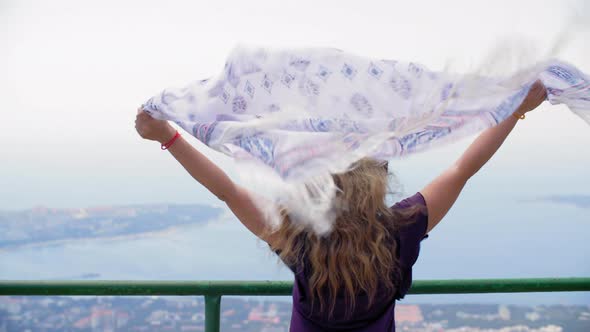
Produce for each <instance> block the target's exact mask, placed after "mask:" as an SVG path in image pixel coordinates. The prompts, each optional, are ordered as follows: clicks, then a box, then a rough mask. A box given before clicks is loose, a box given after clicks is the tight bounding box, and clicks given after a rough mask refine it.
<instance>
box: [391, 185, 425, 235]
mask: <svg viewBox="0 0 590 332" xmlns="http://www.w3.org/2000/svg"><path fill="white" fill-rule="evenodd" d="M391 209H392V210H393V211H394V212H396V214H397V217H398V218H400V219H404V220H403V221H400V222H398V223H397V225H396V226H397V227H396V228H397V230H398V232H399V235H400V238H401V240H405V242H414V243H418V242H420V241H421V240H423V239H425V238H427V237H428V235H427V234H426V230H427V227H428V209H427V207H426V200H425V199H424V196H422V194H421V193H420V192H416V193H415V194H413V195H411V196H408V197H406V198H404V199H402V200H400V201H399V202H397V203H395V204H394V205H392V206H391Z"/></svg>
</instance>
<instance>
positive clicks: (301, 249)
mask: <svg viewBox="0 0 590 332" xmlns="http://www.w3.org/2000/svg"><path fill="white" fill-rule="evenodd" d="M389 175H390V174H389V172H388V170H387V164H386V163H384V162H383V161H378V160H375V159H371V158H363V159H360V160H358V161H357V162H355V163H353V164H352V165H351V167H350V168H349V170H348V171H346V172H344V173H340V174H333V175H332V177H333V180H334V183H335V184H336V186H337V188H338V191H337V194H336V199H335V202H334V206H335V207H336V208H335V209H336V210H337V217H336V220H335V222H334V224H333V227H332V231H331V232H329V233H328V234H325V235H318V234H316V233H315V232H313V231H312V230H311V229H309V226H306V225H305V223H301V222H293V221H292V220H291V218H290V217H289V212H288V211H287V210H286V209H284V208H281V210H280V216H281V218H282V222H281V224H280V226H279V227H278V228H277V229H276V230H275V231H274V232H273V238H274V239H275V240H274V241H273V243H272V244H271V248H272V249H273V250H275V251H276V252H278V253H279V255H280V258H281V259H282V260H283V261H284V262H285V263H287V264H290V265H292V266H302V264H304V263H303V262H304V259H306V260H307V261H308V262H309V263H308V264H309V265H310V267H311V275H310V276H309V286H310V289H309V291H310V294H309V296H310V298H311V302H312V307H313V306H314V304H316V303H317V302H318V301H319V304H320V311H321V312H325V310H328V313H329V316H332V314H333V312H334V306H335V302H336V297H337V295H338V294H339V292H340V293H342V292H343V293H344V294H345V298H346V303H347V308H346V309H347V310H346V312H352V310H353V309H354V307H355V305H356V304H355V297H356V295H357V294H359V293H361V292H364V293H366V294H367V295H368V299H369V306H371V304H372V303H373V301H374V299H375V296H376V293H377V290H378V286H379V285H381V286H383V287H384V289H385V290H386V291H388V292H391V293H392V294H393V293H395V290H396V282H397V280H399V278H400V269H399V267H398V261H397V257H396V252H397V250H398V249H397V243H396V241H395V240H393V238H394V232H395V231H396V228H397V227H398V226H403V225H404V224H407V222H406V221H407V220H410V218H409V215H410V214H412V213H413V212H414V209H408V210H407V211H396V210H392V209H390V208H389V207H388V206H387V205H386V202H385V198H386V194H388V193H390V192H391V190H390V187H389ZM326 290H327V292H326ZM326 294H327V295H328V298H325V295H326Z"/></svg>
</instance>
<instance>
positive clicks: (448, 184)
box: [420, 81, 547, 232]
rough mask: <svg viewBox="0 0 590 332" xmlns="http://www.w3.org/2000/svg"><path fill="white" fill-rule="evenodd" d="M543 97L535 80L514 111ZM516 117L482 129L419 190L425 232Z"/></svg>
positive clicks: (496, 146)
mask: <svg viewBox="0 0 590 332" xmlns="http://www.w3.org/2000/svg"><path fill="white" fill-rule="evenodd" d="M546 98H547V95H546V90H545V87H544V86H543V84H542V83H541V82H540V81H537V82H535V84H534V85H533V86H532V87H531V90H530V91H529V94H528V95H527V97H526V98H525V100H524V101H523V103H522V104H521V105H520V107H519V108H518V109H517V110H516V112H515V113H516V114H524V113H526V112H529V111H532V110H533V109H535V108H536V107H537V106H539V105H540V104H541V103H542V102H543V101H544V100H545V99H546ZM517 121H518V119H517V117H514V116H509V117H508V118H507V119H505V120H504V121H503V122H502V123H500V124H498V125H496V126H494V127H492V128H488V129H487V130H485V131H484V132H483V133H481V134H480V135H479V136H478V137H477V138H476V139H475V141H473V143H471V145H469V147H468V148H467V150H466V151H465V152H464V153H463V155H462V156H461V157H460V158H459V159H458V160H457V161H456V162H455V163H454V164H453V165H452V166H451V167H449V168H448V169H447V170H446V171H444V172H443V173H442V174H441V175H439V176H438V177H437V178H436V179H434V181H432V182H431V183H429V184H428V185H427V186H426V187H424V189H422V190H421V191H420V193H421V194H422V196H424V199H425V201H426V206H427V209H428V228H427V232H429V231H430V230H431V229H432V228H434V226H436V225H437V224H438V223H439V222H440V221H441V219H442V218H443V217H444V216H445V215H446V214H447V212H448V211H449V210H450V209H451V207H452V206H453V204H454V203H455V201H456V200H457V197H459V194H460V193H461V190H462V189H463V187H464V186H465V184H466V183H467V180H469V179H470V178H471V177H472V176H473V175H475V173H477V172H478V171H479V170H480V169H481V167H482V166H483V165H485V163H487V162H488V160H490V158H492V156H493V155H494V153H496V151H498V149H499V148H500V146H501V145H502V143H504V140H505V139H506V137H507V136H508V134H510V132H511V131H512V129H513V128H514V126H515V125H516V122H517Z"/></svg>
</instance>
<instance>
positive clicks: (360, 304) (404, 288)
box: [289, 192, 428, 332]
mask: <svg viewBox="0 0 590 332" xmlns="http://www.w3.org/2000/svg"><path fill="white" fill-rule="evenodd" d="M412 205H423V206H426V202H425V201H424V197H423V196H422V194H420V193H419V192H418V193H416V194H414V195H413V196H410V197H408V198H406V199H404V200H402V201H400V202H397V203H396V204H395V205H393V206H392V207H391V209H399V208H407V207H410V206H412ZM413 218H414V222H412V223H410V224H409V225H408V226H407V227H403V228H400V229H399V231H398V232H397V234H395V238H396V240H397V241H398V252H397V254H398V261H399V264H400V268H401V275H402V278H401V280H400V282H399V283H398V284H397V293H396V294H387V292H385V291H379V290H378V291H377V295H376V297H375V300H374V302H373V305H372V306H371V307H370V308H368V309H367V303H368V297H367V296H366V295H360V296H357V298H356V306H355V309H354V311H353V313H352V315H349V316H348V317H345V308H346V306H345V302H344V297H343V296H337V298H336V306H335V309H334V313H333V316H332V317H331V318H330V319H328V317H326V315H322V314H321V313H319V312H318V310H315V311H312V310H311V301H310V299H309V298H308V295H307V294H308V288H309V285H308V277H307V276H309V274H310V271H309V270H310V267H309V266H289V268H290V269H291V271H293V273H294V275H295V282H294V285H293V312H292V316H291V328H290V331H291V332H320V331H351V332H353V331H354V332H373V331H374V332H384V331H387V332H391V331H395V317H394V308H395V300H398V299H401V298H403V297H404V296H405V295H406V293H407V292H408V290H409V289H410V285H411V284H412V266H413V265H414V263H415V262H416V259H417V258H418V253H419V251H420V241H422V240H423V239H425V238H426V237H428V235H427V234H426V228H427V224H428V216H427V214H426V209H422V210H421V211H419V212H418V213H416V215H414V216H413ZM392 248H393V247H392ZM316 308H317V307H316Z"/></svg>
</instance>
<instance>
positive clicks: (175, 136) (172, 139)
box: [160, 130, 180, 150]
mask: <svg viewBox="0 0 590 332" xmlns="http://www.w3.org/2000/svg"><path fill="white" fill-rule="evenodd" d="M179 137H180V133H179V132H178V130H177V131H176V134H174V137H172V138H171V139H170V140H169V141H168V142H166V143H162V146H161V147H160V148H161V149H162V150H166V149H168V148H169V147H170V146H171V145H172V144H173V143H174V142H175V141H176V139H177V138H179Z"/></svg>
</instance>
